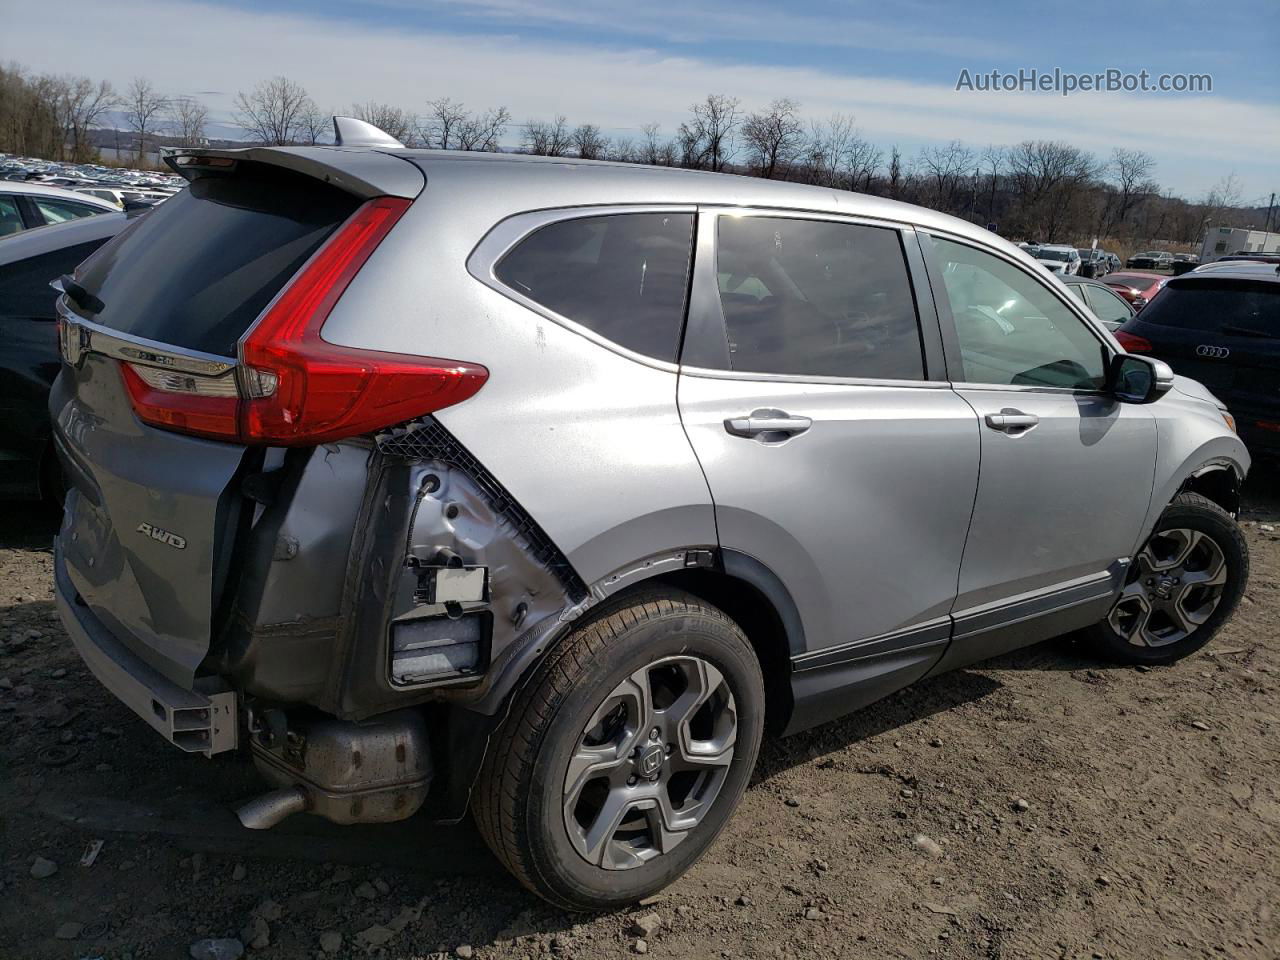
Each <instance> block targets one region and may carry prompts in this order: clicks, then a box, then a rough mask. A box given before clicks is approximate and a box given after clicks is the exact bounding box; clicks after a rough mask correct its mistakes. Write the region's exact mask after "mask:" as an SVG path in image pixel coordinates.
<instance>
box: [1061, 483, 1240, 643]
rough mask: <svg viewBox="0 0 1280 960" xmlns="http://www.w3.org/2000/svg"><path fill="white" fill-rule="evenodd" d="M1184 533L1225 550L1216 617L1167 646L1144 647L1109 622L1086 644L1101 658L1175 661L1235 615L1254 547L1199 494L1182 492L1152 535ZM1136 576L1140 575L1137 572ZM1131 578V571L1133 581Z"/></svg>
mask: <svg viewBox="0 0 1280 960" xmlns="http://www.w3.org/2000/svg"><path fill="white" fill-rule="evenodd" d="M1181 529H1186V530H1193V531H1198V532H1200V533H1203V534H1205V535H1206V536H1208V537H1209V538H1210V539H1212V540H1213V542H1214V543H1215V544H1216V545H1217V547H1218V549H1219V550H1221V552H1222V558H1223V560H1224V561H1225V564H1226V583H1225V584H1224V586H1223V587H1222V593H1221V597H1220V599H1219V600H1218V604H1217V606H1216V607H1215V608H1214V609H1213V612H1212V614H1211V615H1210V616H1209V617H1208V619H1207V620H1205V621H1204V623H1202V624H1200V626H1198V627H1197V628H1196V629H1195V630H1193V631H1191V632H1190V633H1189V634H1188V635H1186V636H1185V637H1183V638H1182V639H1180V640H1177V641H1175V642H1172V643H1169V644H1167V645H1164V646H1139V645H1137V644H1135V643H1131V642H1129V641H1128V640H1126V639H1125V638H1124V636H1122V635H1121V634H1120V633H1119V632H1117V631H1116V630H1115V629H1114V628H1113V627H1112V625H1111V624H1110V623H1109V622H1108V620H1107V619H1104V620H1103V621H1102V622H1100V623H1097V624H1095V625H1094V626H1092V627H1090V628H1088V629H1087V630H1085V631H1084V638H1085V640H1086V641H1087V642H1088V643H1089V645H1090V646H1091V647H1092V648H1093V649H1094V650H1095V651H1096V652H1097V653H1098V654H1099V655H1101V656H1103V657H1106V658H1107V659H1109V660H1115V661H1117V662H1120V663H1135V664H1151V665H1157V664H1166V663H1174V662H1175V661H1178V660H1181V659H1182V658H1183V657H1186V656H1188V655H1190V654H1192V653H1195V652H1196V651H1197V650H1199V649H1200V648H1201V647H1203V646H1204V645H1205V644H1206V643H1208V642H1209V641H1210V640H1212V639H1213V636H1214V634H1216V633H1217V632H1218V629H1219V628H1220V627H1221V626H1222V625H1223V624H1224V623H1225V622H1226V621H1227V620H1228V619H1229V618H1230V617H1231V615H1232V613H1234V612H1235V609H1236V605H1237V604H1238V603H1239V602H1240V597H1241V595H1242V594H1243V593H1244V589H1245V586H1246V585H1247V584H1248V582H1249V546H1248V544H1247V543H1246V542H1245V539H1244V534H1243V533H1242V532H1241V530H1240V527H1239V526H1238V525H1237V524H1236V522H1235V520H1233V519H1232V518H1231V515H1230V514H1229V513H1227V512H1226V511H1225V510H1223V509H1222V508H1221V507H1220V506H1218V505H1217V504H1216V503H1214V502H1213V501H1212V500H1209V499H1207V498H1205V497H1202V496H1200V495H1199V494H1198V493H1183V494H1179V495H1178V496H1177V497H1176V498H1175V499H1174V501H1173V503H1171V504H1169V506H1168V507H1166V508H1165V511H1164V513H1162V514H1161V515H1160V519H1159V520H1158V521H1156V525H1155V529H1154V530H1153V531H1152V539H1153V540H1154V539H1155V538H1156V537H1159V536H1160V534H1161V533H1162V532H1163V531H1171V530H1181ZM1148 542H1150V541H1148ZM1135 567H1136V558H1135ZM1133 573H1136V569H1135V570H1134V571H1133ZM1132 575H1133V574H1132V573H1131V578H1132Z"/></svg>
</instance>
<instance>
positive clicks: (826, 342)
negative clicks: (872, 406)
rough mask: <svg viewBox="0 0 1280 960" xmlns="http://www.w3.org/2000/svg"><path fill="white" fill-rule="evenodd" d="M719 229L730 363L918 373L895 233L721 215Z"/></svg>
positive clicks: (890, 375) (760, 369)
mask: <svg viewBox="0 0 1280 960" xmlns="http://www.w3.org/2000/svg"><path fill="white" fill-rule="evenodd" d="M717 232H718V234H719V236H718V240H717V251H716V273H717V278H718V281H719V287H720V303H721V308H722V310H723V313H724V324H725V334H726V336H727V338H728V341H729V365H730V368H731V369H733V370H736V371H743V372H752V373H776V374H791V375H797V376H815V377H849V378H862V379H875V380H923V379H924V355H923V352H922V348H921V343H920V325H919V320H918V318H917V315H916V305H915V298H914V296H913V294H912V292H911V281H910V277H909V275H908V273H907V264H906V258H905V256H904V255H903V250H902V241H901V239H900V237H899V234H898V231H897V230H894V229H891V228H887V227H872V226H865V225H862V224H853V223H838V222H832V221H824V220H801V219H791V218H786V217H764V216H759V217H731V216H722V217H720V219H719V226H718V228H717Z"/></svg>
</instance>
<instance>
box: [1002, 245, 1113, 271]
mask: <svg viewBox="0 0 1280 960" xmlns="http://www.w3.org/2000/svg"><path fill="white" fill-rule="evenodd" d="M1018 246H1019V247H1021V248H1022V249H1023V250H1025V251H1027V253H1028V254H1030V255H1031V256H1032V257H1034V258H1035V259H1036V260H1037V261H1038V262H1039V263H1040V265H1041V266H1042V267H1044V268H1045V269H1046V270H1048V271H1049V272H1050V273H1053V274H1057V275H1058V276H1061V277H1074V276H1081V277H1086V278H1088V279H1094V280H1096V279H1098V278H1099V277H1103V276H1106V275H1107V274H1108V273H1110V272H1111V271H1112V270H1115V269H1118V268H1119V266H1120V258H1119V257H1117V256H1116V255H1115V254H1114V253H1108V252H1107V251H1106V250H1100V249H1098V248H1096V247H1072V246H1071V245H1070V244H1065V243H1020V244H1018Z"/></svg>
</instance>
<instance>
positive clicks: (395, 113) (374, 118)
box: [351, 100, 418, 143]
mask: <svg viewBox="0 0 1280 960" xmlns="http://www.w3.org/2000/svg"><path fill="white" fill-rule="evenodd" d="M351 112H352V113H353V114H354V115H355V117H356V119H357V120H363V121H364V122H365V123H371V124H373V125H374V126H375V127H377V128H378V129H379V130H381V131H382V132H383V133H385V134H387V135H388V136H390V137H394V138H395V139H397V140H399V141H400V142H401V143H406V142H407V141H408V140H410V139H411V138H412V137H413V135H414V130H415V128H416V127H417V126H418V124H417V121H416V118H415V117H414V116H413V115H412V114H410V113H405V111H403V110H401V109H400V108H399V107H393V106H392V105H391V104H389V103H378V102H376V101H374V100H370V101H368V102H367V103H357V104H355V105H353V106H352V107H351Z"/></svg>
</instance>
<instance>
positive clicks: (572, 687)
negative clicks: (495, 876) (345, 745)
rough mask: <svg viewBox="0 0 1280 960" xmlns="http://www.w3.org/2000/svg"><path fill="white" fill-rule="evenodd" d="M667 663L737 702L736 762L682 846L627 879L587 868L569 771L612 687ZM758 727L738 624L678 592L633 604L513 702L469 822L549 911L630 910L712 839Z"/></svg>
mask: <svg viewBox="0 0 1280 960" xmlns="http://www.w3.org/2000/svg"><path fill="white" fill-rule="evenodd" d="M664 657H666V658H672V657H677V658H679V657H685V658H689V657H692V658H697V659H698V660H701V661H704V662H705V663H707V664H710V665H713V666H714V667H715V668H716V669H717V670H718V671H719V673H720V675H721V679H722V680H723V684H721V686H720V688H719V689H720V690H721V691H723V689H724V687H725V686H727V688H728V690H729V691H730V692H731V693H732V697H733V702H734V703H735V704H736V709H735V710H734V713H733V715H734V716H735V718H736V723H737V733H736V737H737V739H736V743H735V744H734V746H733V756H732V760H731V761H730V762H729V763H728V764H727V765H726V767H725V768H724V769H725V771H726V772H724V773H723V774H722V775H721V776H722V779H720V780H719V786H718V793H715V794H714V796H713V797H712V799H711V800H710V801H709V805H708V806H707V807H706V810H705V813H704V814H703V815H702V817H701V819H700V820H699V821H698V822H697V824H696V826H694V827H693V828H692V829H691V830H688V831H687V832H686V833H684V834H683V835H682V836H683V839H681V840H680V841H679V842H678V844H677V845H675V846H673V848H671V849H669V850H667V851H666V852H661V853H659V854H657V855H654V856H653V857H652V859H649V860H646V861H644V862H643V863H640V864H639V865H637V866H632V867H630V868H629V869H606V868H605V867H603V866H600V865H597V864H593V863H590V862H588V860H587V859H586V858H585V857H584V856H582V855H580V854H579V851H578V849H577V848H576V847H575V846H574V845H573V841H572V840H571V839H570V833H569V826H568V825H567V821H568V816H569V815H568V812H567V804H566V791H567V789H568V788H567V770H568V764H569V761H570V758H571V756H572V755H573V754H574V752H575V751H577V750H579V749H580V746H579V745H580V744H581V743H582V742H583V739H582V738H583V733H584V728H585V727H586V726H587V725H588V724H589V723H590V722H591V720H592V719H593V717H594V716H595V715H597V714H598V713H599V711H600V710H602V709H604V707H603V706H602V705H603V704H606V703H607V702H609V698H610V696H611V695H612V693H611V692H615V691H616V687H617V685H618V684H619V682H624V681H625V680H626V678H628V677H631V676H632V675H633V674H634V673H635V672H636V671H641V670H643V669H644V668H645V667H647V666H648V665H650V664H654V663H656V662H658V661H661V660H662V659H663V658H664ZM645 675H646V676H648V674H645ZM721 695H723V693H722V694H721ZM763 729H764V683H763V680H762V678H761V674H760V665H759V662H758V660H757V658H756V655H755V652H754V650H753V649H752V647H751V644H750V643H749V642H748V641H747V639H746V637H745V636H744V635H743V632H742V630H741V629H740V628H739V627H738V625H737V624H736V623H734V622H733V621H732V620H730V619H729V618H728V617H727V616H725V614H724V613H722V612H721V611H719V610H717V609H716V608H714V607H711V606H708V605H707V604H705V603H703V602H702V601H700V600H698V599H697V598H695V597H693V596H690V595H688V594H685V593H682V592H679V591H675V590H660V591H645V592H643V593H637V594H633V595H631V596H630V597H627V598H625V599H621V600H619V601H617V602H613V603H609V604H607V605H606V606H604V607H602V608H601V609H600V611H599V612H597V613H596V614H595V616H594V617H593V618H592V620H591V621H590V622H589V623H587V624H584V625H583V626H581V627H578V628H577V629H575V630H574V631H573V632H572V633H571V634H569V635H568V636H567V637H565V638H564V639H563V640H562V641H561V642H560V643H559V644H558V645H557V646H556V647H555V648H554V649H553V650H551V651H550V652H549V653H548V654H547V656H546V657H545V658H544V660H543V662H542V663H541V664H540V665H539V666H538V667H537V668H536V671H535V673H534V675H533V677H532V678H531V679H530V681H529V682H528V683H527V684H526V685H525V686H524V687H523V688H522V689H521V690H520V691H519V692H518V693H517V694H516V697H515V701H514V703H513V704H512V708H511V713H510V715H509V716H508V718H507V720H506V722H505V723H504V725H503V727H502V729H501V730H500V731H499V733H498V734H497V736H496V737H495V738H494V741H493V742H492V743H491V745H490V749H489V751H488V754H487V755H486V757H485V759H484V762H483V764H482V767H481V771H480V777H479V781H478V783H477V785H476V792H475V794H474V804H473V814H474V818H475V821H476V824H477V826H478V827H479V829H480V833H481V835H482V836H483V837H484V839H485V842H486V843H488V845H489V847H490V848H491V849H492V850H493V852H494V853H495V854H496V855H497V857H498V859H499V860H501V861H502V863H503V864H504V865H505V866H506V867H507V869H508V870H510V871H511V873H512V874H513V875H514V876H515V877H516V879H518V880H519V881H520V882H521V883H522V884H523V885H524V886H526V887H527V888H528V889H529V890H531V891H533V892H534V893H536V894H538V895H539V896H540V897H542V898H544V899H545V900H547V901H549V902H550V903H552V904H554V905H555V906H557V907H560V908H562V909H566V910H599V909H611V908H616V907H621V906H625V905H628V904H632V903H635V902H636V901H638V900H641V899H643V898H645V897H647V896H649V895H651V894H653V893H655V892H656V891H658V890H660V889H662V888H663V887H665V886H667V885H668V884H670V883H671V882H673V881H674V880H676V879H677V878H678V877H679V876H680V875H681V874H683V873H684V872H685V871H686V870H688V869H689V867H691V866H692V865H693V864H694V862H696V861H697V860H698V858H699V857H700V856H701V855H702V854H703V853H704V852H705V851H706V849H707V847H709V846H710V845H711V843H712V842H713V841H714V840H715V838H716V836H717V835H718V834H719V833H720V831H721V829H722V828H723V827H724V825H725V823H726V822H727V821H728V819H729V816H730V814H731V813H732V812H733V810H734V808H736V807H737V805H738V802H739V800H740V799H741V797H742V793H743V791H744V790H745V789H746V786H747V782H748V780H749V779H750V776H751V771H752V769H753V767H754V766H755V761H756V756H757V754H758V752H759V748H760V740H761V736H762V734H763ZM665 736H666V734H664V737H665ZM668 753H670V749H668ZM642 786H643V784H642Z"/></svg>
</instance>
